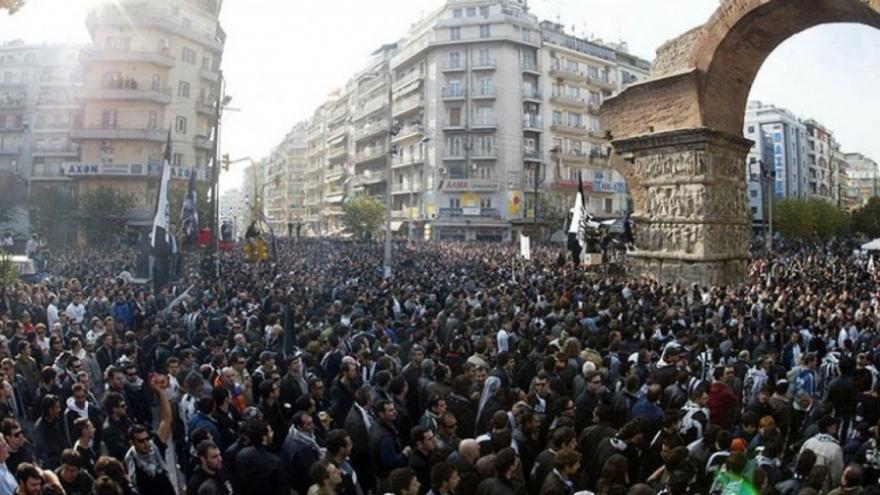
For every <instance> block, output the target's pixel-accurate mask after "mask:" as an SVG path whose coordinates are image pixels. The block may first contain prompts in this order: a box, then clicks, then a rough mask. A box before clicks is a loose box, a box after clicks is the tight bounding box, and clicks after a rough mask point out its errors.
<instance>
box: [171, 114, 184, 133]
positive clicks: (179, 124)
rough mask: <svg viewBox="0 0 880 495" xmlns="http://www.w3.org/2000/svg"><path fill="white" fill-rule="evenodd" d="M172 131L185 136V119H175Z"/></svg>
mask: <svg viewBox="0 0 880 495" xmlns="http://www.w3.org/2000/svg"><path fill="white" fill-rule="evenodd" d="M174 130H175V131H177V133H178V134H186V117H177V120H176V121H175V123H174Z"/></svg>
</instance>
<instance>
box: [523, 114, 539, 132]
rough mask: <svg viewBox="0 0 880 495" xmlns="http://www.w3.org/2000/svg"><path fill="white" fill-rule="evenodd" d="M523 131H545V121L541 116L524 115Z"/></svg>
mask: <svg viewBox="0 0 880 495" xmlns="http://www.w3.org/2000/svg"><path fill="white" fill-rule="evenodd" d="M522 121H523V129H533V130H534V129H537V130H542V129H543V121H542V119H541V116H540V115H532V114H525V115H523V120H522Z"/></svg>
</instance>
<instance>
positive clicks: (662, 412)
mask: <svg viewBox="0 0 880 495" xmlns="http://www.w3.org/2000/svg"><path fill="white" fill-rule="evenodd" d="M394 251H395V254H394V266H393V278H391V279H390V280H387V279H384V278H383V271H382V263H381V260H382V250H381V246H380V245H379V244H375V243H361V242H348V241H338V240H306V239H300V240H296V241H294V240H287V239H282V240H279V241H278V244H277V253H276V258H275V260H274V261H273V262H271V263H248V262H246V261H245V260H244V258H243V257H242V255H241V254H240V253H238V252H231V253H225V254H224V255H223V257H222V258H221V260H220V273H221V277H220V279H219V280H213V279H212V278H210V277H207V276H202V275H200V274H199V273H198V268H199V266H200V264H199V262H198V260H190V261H191V262H190V265H191V266H192V267H193V270H190V271H189V272H188V274H187V276H186V277H184V278H183V279H182V280H180V281H179V282H178V283H176V284H174V285H170V286H165V287H160V288H157V289H155V290H154V289H153V288H152V287H150V286H149V285H145V284H139V283H137V281H135V280H134V279H133V278H132V277H131V274H130V273H129V272H128V270H129V267H131V266H132V265H133V257H134V255H133V253H132V252H130V251H126V250H124V249H114V250H112V251H110V250H102V249H97V248H67V249H54V250H53V251H52V252H51V253H50V254H48V255H47V260H46V263H47V266H48V267H49V270H50V273H51V276H50V278H48V279H47V280H45V281H43V282H41V283H33V284H27V283H24V282H21V281H19V282H16V283H13V284H9V285H6V286H3V287H0V334H2V335H0V371H2V379H0V417H2V422H0V460H2V464H3V466H5V468H6V471H5V472H4V470H3V469H2V468H0V488H4V487H13V488H14V489H16V490H19V492H20V493H21V495H36V494H38V493H67V494H81V493H82V494H85V493H94V494H100V495H105V494H106V495H111V494H112V495H115V494H124V495H128V494H132V493H140V494H143V495H145V494H147V493H149V494H153V493H157V494H160V493H161V494H164V493H169V494H170V493H182V491H183V490H186V491H187V492H188V493H193V494H195V493H198V494H212V493H221V494H231V493H245V494H250V493H253V494H256V493H279V494H283V495H289V493H291V491H293V492H296V493H298V494H299V495H306V494H307V493H308V494H312V493H316V494H335V493H342V494H353V495H361V494H369V493H374V494H384V493H394V494H408V495H420V494H425V493H428V492H429V491H430V492H431V493H433V494H435V495H436V494H450V493H454V494H460V495H475V494H478V495H484V494H496V493H497V494H505V493H515V494H517V495H524V494H541V495H547V494H557V493H559V494H565V493H575V492H577V491H581V490H589V491H592V492H595V493H600V494H618V493H619V494H627V493H634V494H640V493H658V492H663V493H667V494H673V495H677V494H685V493H709V492H717V493H738V491H737V490H740V489H742V490H745V489H749V490H754V492H757V493H768V494H769V493H781V494H790V493H828V492H831V491H832V490H837V492H835V493H858V491H861V490H866V491H870V490H874V491H875V492H876V491H877V490H878V478H880V372H878V368H877V366H878V365H880V352H878V346H877V344H878V339H880V316H878V310H880V308H878V304H880V286H878V281H880V276H878V273H877V272H873V273H872V271H871V270H870V269H869V267H868V264H867V263H866V262H865V260H864V259H862V258H860V257H858V256H855V255H854V254H853V251H852V246H850V245H848V244H847V243H844V242H840V243H837V244H831V245H798V246H781V247H780V250H779V252H778V253H777V254H776V255H774V256H773V257H755V258H753V259H752V260H750V264H749V270H748V279H747V280H745V281H744V282H743V283H741V284H737V285H731V286H719V287H707V286H702V285H699V284H691V283H687V282H684V281H682V282H680V283H677V284H661V283H658V282H656V281H652V280H649V279H636V278H628V277H626V276H617V275H615V276H611V275H608V274H607V273H606V272H604V271H602V270H601V269H600V270H588V269H586V268H584V267H577V266H574V265H573V264H571V263H570V262H568V261H567V260H566V254H567V253H566V252H565V251H564V250H563V249H562V248H560V247H556V246H549V245H548V246H536V247H533V249H532V257H531V259H530V260H522V259H519V258H518V256H517V251H516V249H515V248H514V247H513V246H510V245H505V244H492V243H446V242H432V243H399V244H397V245H396V246H395V248H394ZM195 255H197V253H193V254H191V256H195ZM4 475H5V477H4ZM256 480H259V481H256ZM810 490H813V492H811V491H810ZM857 490H858V491H857Z"/></svg>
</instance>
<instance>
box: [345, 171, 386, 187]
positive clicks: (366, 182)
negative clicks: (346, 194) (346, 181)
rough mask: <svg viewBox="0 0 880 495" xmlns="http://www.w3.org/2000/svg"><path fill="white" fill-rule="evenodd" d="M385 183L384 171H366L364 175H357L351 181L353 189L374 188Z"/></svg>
mask: <svg viewBox="0 0 880 495" xmlns="http://www.w3.org/2000/svg"><path fill="white" fill-rule="evenodd" d="M382 182H385V172H384V171H382V170H366V171H365V172H364V173H363V174H359V175H356V176H354V177H352V179H351V186H352V187H363V186H372V185H374V184H381V183H382Z"/></svg>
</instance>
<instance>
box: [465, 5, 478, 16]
mask: <svg viewBox="0 0 880 495" xmlns="http://www.w3.org/2000/svg"><path fill="white" fill-rule="evenodd" d="M476 15H477V8H476V7H468V8H467V16H468V17H474V16H476Z"/></svg>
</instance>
